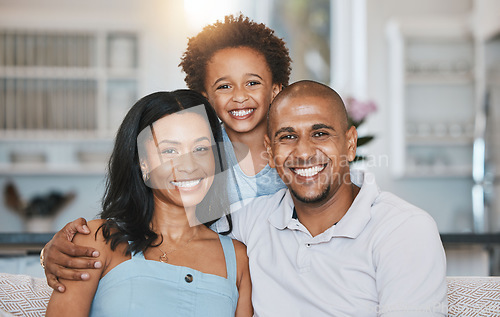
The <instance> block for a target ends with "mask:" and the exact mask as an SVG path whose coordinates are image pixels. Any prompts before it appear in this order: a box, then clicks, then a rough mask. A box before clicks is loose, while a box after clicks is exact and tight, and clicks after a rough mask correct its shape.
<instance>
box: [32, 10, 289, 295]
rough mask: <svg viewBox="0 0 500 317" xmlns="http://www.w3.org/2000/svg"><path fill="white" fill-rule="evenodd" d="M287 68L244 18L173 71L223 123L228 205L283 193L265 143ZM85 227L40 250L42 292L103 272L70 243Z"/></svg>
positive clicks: (204, 35)
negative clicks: (90, 270) (44, 287)
mask: <svg viewBox="0 0 500 317" xmlns="http://www.w3.org/2000/svg"><path fill="white" fill-rule="evenodd" d="M290 64H291V59H290V56H289V53H288V49H287V48H286V46H285V42H284V41H283V40H282V39H280V38H278V37H277V36H276V35H275V34H274V31H273V30H272V29H270V28H268V27H267V26H265V25H264V24H260V23H256V22H253V21H251V20H250V19H249V18H248V17H245V16H243V15H238V16H232V15H229V16H226V17H225V19H224V21H223V22H217V23H214V24H211V25H208V26H206V27H205V28H204V29H203V30H202V31H201V32H200V33H199V34H197V35H196V36H194V37H192V38H191V39H189V42H188V47H187V49H186V51H185V53H184V54H183V56H182V61H181V63H180V65H179V66H181V67H182V70H183V71H184V72H185V73H186V78H185V81H186V83H187V86H188V87H189V88H190V89H192V90H195V91H198V92H200V93H202V94H203V95H204V96H205V97H206V98H207V99H208V100H209V102H210V104H211V105H212V106H213V107H214V109H215V111H216V113H217V115H218V117H219V119H220V120H221V121H222V123H223V129H222V130H223V131H222V132H223V139H224V147H225V152H226V156H227V161H228V166H229V167H232V168H230V169H229V171H230V173H229V174H230V175H229V177H230V179H229V180H228V191H229V193H228V196H229V202H230V203H231V204H234V203H237V202H240V201H244V200H247V201H248V200H251V199H253V198H255V197H258V196H262V195H269V194H274V193H275V192H277V191H278V190H280V189H282V188H285V187H286V186H285V184H284V183H283V181H282V180H281V178H280V177H279V175H278V174H277V173H276V170H275V169H273V168H271V167H270V166H269V165H268V164H267V162H268V161H267V152H266V149H265V147H264V135H265V134H266V133H267V111H268V109H269V105H270V104H271V101H272V100H273V99H274V97H275V96H276V95H277V94H278V93H279V92H280V90H281V89H282V88H283V86H287V85H288V81H289V77H290V71H291V65H290ZM85 225H86V222H85V220H84V219H82V218H80V219H77V220H75V221H73V222H71V223H69V224H67V225H66V226H65V227H64V228H63V229H61V231H59V232H58V233H57V234H56V235H55V236H54V238H53V239H52V240H51V241H50V242H49V243H47V245H46V246H45V248H44V250H42V256H41V262H42V263H43V265H45V274H46V275H47V281H48V284H49V285H50V286H51V287H52V288H54V289H57V290H58V291H64V285H63V284H62V283H60V282H59V281H58V278H64V279H70V280H71V279H77V280H78V279H87V278H88V274H87V273H81V272H77V271H75V270H74V269H76V268H89V267H96V264H97V265H98V266H99V265H101V264H100V263H99V262H98V261H97V260H90V261H89V260H88V259H85V258H83V257H82V256H89V257H91V256H93V255H95V254H98V253H97V252H93V251H94V249H92V248H82V247H78V246H76V245H74V244H73V243H72V242H71V241H68V239H72V237H73V236H74V234H75V233H76V232H77V231H78V232H81V233H88V231H87V230H88V229H87V228H86V226H85ZM221 228H222V227H221ZM221 228H219V229H221ZM222 229H224V228H222ZM43 254H44V255H45V256H43ZM68 259H71V260H70V261H71V265H68V261H69V260H68ZM85 274H87V275H85Z"/></svg>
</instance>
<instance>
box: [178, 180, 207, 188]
mask: <svg viewBox="0 0 500 317" xmlns="http://www.w3.org/2000/svg"><path fill="white" fill-rule="evenodd" d="M200 182H201V178H200V179H197V180H194V181H183V182H171V183H172V184H173V185H174V186H177V187H184V188H186V187H194V186H196V185H198V184H199V183H200Z"/></svg>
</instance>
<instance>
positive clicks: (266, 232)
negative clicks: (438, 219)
mask: <svg viewBox="0 0 500 317" xmlns="http://www.w3.org/2000/svg"><path fill="white" fill-rule="evenodd" d="M356 141H357V133H356V129H355V128H354V127H348V126H347V114H346V112H345V107H344V104H343V102H342V99H341V98H340V96H339V95H338V94H337V93H336V92H335V91H333V90H332V89H331V88H329V87H327V86H324V85H322V84H319V83H315V82H312V81H301V82H297V83H295V84H292V85H291V86H289V87H287V88H285V89H284V90H283V91H282V92H281V93H280V94H279V95H278V96H277V97H276V99H275V100H274V101H273V103H272V106H271V109H270V111H269V118H268V135H267V136H266V138H265V144H266V147H267V151H268V154H269V157H270V165H271V167H275V168H276V170H277V172H278V174H279V175H280V177H281V178H282V179H283V181H284V182H285V184H286V185H287V187H288V189H283V190H281V191H279V192H277V193H276V194H274V195H271V196H266V197H260V198H256V199H255V200H253V201H252V202H251V203H250V204H249V205H247V206H246V207H245V208H244V210H242V211H239V212H236V213H234V214H233V217H234V218H233V219H234V231H233V234H234V236H235V238H236V239H238V240H240V241H242V242H243V243H245V244H246V245H247V253H248V256H249V261H250V272H251V277H252V283H253V295H252V300H253V305H254V308H255V312H256V315H259V316H376V315H377V314H381V315H383V316H435V315H438V316H441V315H445V313H446V308H447V303H446V279H445V276H446V260H445V254H444V251H443V247H442V244H441V241H440V237H439V233H438V231H437V228H436V225H435V222H434V221H433V219H432V218H431V217H430V216H429V215H428V214H427V213H426V212H424V211H422V210H420V209H418V208H416V207H414V206H412V205H410V204H409V203H407V202H405V201H403V200H401V199H400V198H398V197H396V196H394V195H392V194H390V193H387V192H380V191H379V189H378V188H377V185H376V184H375V179H374V176H373V175H371V174H368V173H364V174H363V173H362V172H357V173H356V172H352V174H351V173H350V168H349V162H350V161H352V160H353V159H354V157H355V154H356ZM351 180H352V182H351Z"/></svg>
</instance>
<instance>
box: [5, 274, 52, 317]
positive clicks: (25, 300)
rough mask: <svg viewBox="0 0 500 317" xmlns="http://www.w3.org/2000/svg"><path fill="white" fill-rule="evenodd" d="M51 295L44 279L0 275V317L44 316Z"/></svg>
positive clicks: (50, 290)
mask: <svg viewBox="0 0 500 317" xmlns="http://www.w3.org/2000/svg"><path fill="white" fill-rule="evenodd" d="M51 294H52V289H51V288H50V287H49V286H48V285H47V282H46V281H45V279H40V278H34V277H31V276H28V275H13V274H6V273H0V316H1V317H3V316H33V317H35V316H45V309H46V307H47V303H48V302H49V299H50V295H51Z"/></svg>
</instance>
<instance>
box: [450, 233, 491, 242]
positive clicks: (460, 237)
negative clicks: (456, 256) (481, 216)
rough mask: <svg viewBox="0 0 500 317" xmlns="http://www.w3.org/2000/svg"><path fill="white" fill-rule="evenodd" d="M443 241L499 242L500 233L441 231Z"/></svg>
mask: <svg viewBox="0 0 500 317" xmlns="http://www.w3.org/2000/svg"><path fill="white" fill-rule="evenodd" d="M441 241H443V243H446V244H448V243H450V244H451V243H453V244H499V243H500V233H481V234H475V233H441Z"/></svg>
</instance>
